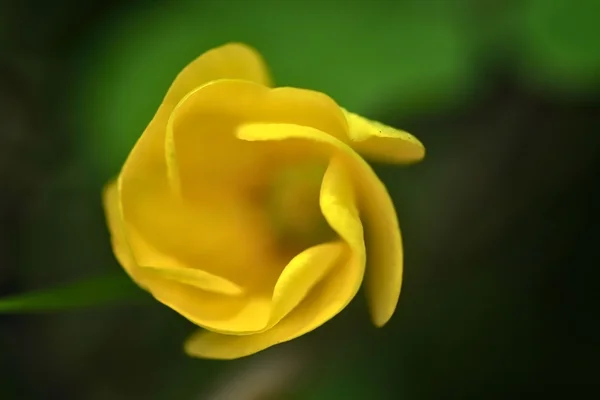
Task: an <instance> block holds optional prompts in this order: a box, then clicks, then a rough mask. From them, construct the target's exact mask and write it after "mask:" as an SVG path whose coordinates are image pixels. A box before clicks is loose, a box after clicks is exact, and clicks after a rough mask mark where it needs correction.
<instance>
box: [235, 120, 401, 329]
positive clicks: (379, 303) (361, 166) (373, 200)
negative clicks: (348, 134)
mask: <svg viewBox="0 0 600 400" xmlns="http://www.w3.org/2000/svg"><path fill="white" fill-rule="evenodd" d="M238 137H240V138H241V139H244V140H249V141H262V140H289V139H308V140H312V141H314V142H317V143H321V144H325V145H328V146H329V147H330V149H331V150H330V151H334V152H336V154H338V155H339V156H340V157H342V160H343V161H344V164H345V167H346V169H347V171H348V173H349V174H350V176H352V179H353V184H354V187H355V188H356V195H357V202H358V205H359V212H360V217H361V221H362V222H363V224H364V225H365V230H366V237H367V257H368V267H367V271H366V291H367V300H368V302H369V308H370V312H371V317H372V319H373V322H374V323H375V325H377V326H383V325H384V324H385V323H386V322H387V321H388V320H389V319H390V318H391V316H392V314H393V313H394V311H395V309H396V305H397V303H398V298H399V296H400V289H401V286H402V269H403V251H402V239H401V236H400V228H399V226H398V219H397V217H396V211H395V209H394V205H393V203H392V200H391V199H390V196H389V194H388V192H387V190H386V188H385V186H384V185H383V183H382V182H381V181H380V180H379V178H378V177H377V175H376V174H375V173H374V172H373V170H372V169H371V167H370V166H369V165H368V164H367V163H366V162H365V161H364V160H363V159H362V158H361V157H360V156H359V155H358V154H357V153H356V152H355V151H354V150H353V149H352V148H350V147H349V146H348V145H346V144H345V143H343V142H342V141H340V140H338V139H336V138H334V137H332V136H331V135H327V134H325V133H324V132H321V131H319V130H317V129H314V128H309V127H303V126H297V125H290V124H249V125H244V126H241V127H240V128H239V130H238Z"/></svg>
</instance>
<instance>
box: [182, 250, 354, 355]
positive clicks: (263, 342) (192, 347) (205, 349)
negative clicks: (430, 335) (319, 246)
mask: <svg viewBox="0 0 600 400" xmlns="http://www.w3.org/2000/svg"><path fill="white" fill-rule="evenodd" d="M347 252H348V253H350V252H349V249H347ZM363 274H364V263H361V262H360V261H359V260H358V258H357V257H355V256H353V255H350V256H349V258H344V259H343V260H342V262H341V265H338V266H337V267H336V268H334V269H333V270H332V271H331V272H330V273H329V274H328V275H327V276H326V277H325V279H324V280H323V281H322V282H321V283H320V284H318V285H317V286H316V287H315V288H314V289H313V290H312V291H311V292H310V293H309V294H308V296H307V297H306V298H305V299H304V300H303V301H302V302H301V303H300V304H299V305H298V306H297V307H296V308H295V309H294V310H293V311H292V312H291V313H289V314H288V315H287V316H286V317H285V318H283V319H282V320H281V321H280V322H279V323H278V324H277V325H275V326H273V327H272V328H271V329H269V330H266V331H264V332H261V333H257V334H253V335H243V336H239V335H223V334H218V333H214V332H207V331H198V332H197V333H195V334H193V335H192V336H191V337H190V338H189V339H188V340H187V341H186V343H185V351H186V353H187V354H189V355H190V356H194V357H201V358H214V359H234V358H239V357H245V356H248V355H251V354H254V353H256V352H259V351H261V350H264V349H266V348H268V347H271V346H273V345H276V344H279V343H283V342H286V341H289V340H292V339H294V338H297V337H298V336H302V335H304V334H306V333H308V332H310V331H312V330H314V329H316V328H318V327H319V326H321V325H322V324H324V323H325V322H327V321H329V320H330V319H331V318H332V317H334V316H335V315H337V314H338V313H339V312H340V311H341V310H343V309H344V307H346V305H347V304H348V299H352V297H353V296H354V294H355V293H356V289H357V287H359V286H360V283H361V281H362V278H363Z"/></svg>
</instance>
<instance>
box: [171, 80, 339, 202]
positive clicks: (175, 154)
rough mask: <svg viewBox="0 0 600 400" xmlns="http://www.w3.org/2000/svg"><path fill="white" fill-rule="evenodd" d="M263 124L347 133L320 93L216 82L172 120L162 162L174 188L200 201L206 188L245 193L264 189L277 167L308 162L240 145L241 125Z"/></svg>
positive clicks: (191, 97)
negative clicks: (237, 133)
mask: <svg viewBox="0 0 600 400" xmlns="http://www.w3.org/2000/svg"><path fill="white" fill-rule="evenodd" d="M263 121H272V122H282V123H291V124H298V125H305V126H311V127H314V128H316V129H320V130H323V131H326V132H330V133H332V134H335V135H336V136H344V135H346V132H347V131H348V126H347V122H346V119H345V117H344V115H343V113H342V112H341V110H340V108H339V107H338V106H337V104H336V103H335V102H334V101H333V100H331V99H330V98H329V97H327V96H326V95H324V94H322V93H319V92H314V91H310V90H303V89H296V88H277V89H271V88H268V87H266V86H264V85H260V84H256V83H253V82H248V81H240V80H219V81H213V82H211V83H208V84H206V85H204V86H202V87H200V88H198V89H196V90H194V91H193V92H191V93H190V94H188V95H187V96H186V97H185V98H184V99H183V100H182V101H181V102H180V103H179V104H178V105H177V107H176V108H175V109H174V111H173V113H172V115H171V116H170V118H169V122H168V126H167V136H166V139H165V143H166V147H165V156H164V157H165V159H166V161H167V169H168V176H169V178H170V180H171V184H172V186H173V187H174V188H176V189H177V190H178V191H180V192H182V193H183V194H184V195H187V196H189V197H202V196H203V195H204V189H203V188H206V187H207V186H210V187H211V188H214V187H215V186H218V187H219V188H220V190H230V189H229V188H238V189H240V190H242V191H244V190H245V189H247V188H248V186H256V185H260V184H261V183H262V181H261V179H264V178H265V177H268V176H269V171H270V170H272V169H273V165H274V164H277V163H281V162H282V161H285V162H293V161H294V160H298V159H300V160H301V159H303V158H304V157H305V155H306V154H305V151H304V150H303V149H302V148H299V147H296V148H294V149H290V151H284V152H279V153H278V152H274V151H272V149H271V148H270V146H269V145H268V144H265V145H262V146H260V145H256V144H254V145H252V146H249V145H248V143H244V142H243V141H239V140H237V139H236V137H235V129H236V127H237V125H239V124H244V123H252V122H263ZM224 159H225V160H227V162H223V161H224ZM215 165H219V168H215V167H214V166H215ZM200 182H201V183H202V185H201V186H200V184H199V183H200Z"/></svg>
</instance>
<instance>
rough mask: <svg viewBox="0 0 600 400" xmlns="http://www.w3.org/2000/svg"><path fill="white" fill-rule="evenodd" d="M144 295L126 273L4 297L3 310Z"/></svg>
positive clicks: (105, 301) (96, 302)
mask: <svg viewBox="0 0 600 400" xmlns="http://www.w3.org/2000/svg"><path fill="white" fill-rule="evenodd" d="M143 298H144V294H143V292H142V291H141V290H140V289H139V288H137V286H135V284H134V283H133V282H132V281H131V279H129V277H128V276H127V275H125V274H124V273H123V274H118V275H107V276H102V277H97V278H93V279H89V280H85V281H80V282H76V283H73V284H70V285H65V286H61V287H56V288H52V289H45V290H39V291H35V292H27V293H23V294H19V295H15V296H10V297H5V298H0V313H25V312H27V313H32V312H48V311H59V310H64V309H73V308H81V307H91V306H99V305H107V304H119V303H122V302H125V301H132V300H136V301H137V300H140V299H143Z"/></svg>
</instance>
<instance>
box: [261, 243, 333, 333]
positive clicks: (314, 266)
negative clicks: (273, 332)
mask: <svg viewBox="0 0 600 400" xmlns="http://www.w3.org/2000/svg"><path fill="white" fill-rule="evenodd" d="M343 250H344V245H343V244H342V243H340V242H330V243H324V244H320V245H317V246H313V247H311V248H309V249H307V250H305V251H303V252H302V253H300V254H298V255H297V256H296V257H294V258H293V259H292V260H291V261H290V262H289V263H288V265H287V266H286V267H285V268H284V270H283V272H282V273H281V275H280V276H279V279H278V280H277V283H276V284H275V289H274V291H273V309H272V312H271V318H270V321H269V326H268V327H267V329H269V328H271V327H272V326H273V325H275V324H276V323H277V322H279V321H280V320H281V319H282V318H283V317H285V316H286V315H287V314H288V313H290V312H291V311H292V310H294V308H295V307H296V306H297V305H298V304H300V302H301V301H302V300H304V298H305V297H306V296H307V295H308V293H309V292H310V291H311V289H313V288H314V287H315V286H316V285H317V284H319V283H320V282H321V281H322V280H323V278H324V277H325V276H326V275H327V274H328V273H329V272H330V271H331V270H332V269H333V268H334V267H335V266H336V265H338V264H339V260H340V258H341V256H342V253H343Z"/></svg>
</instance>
